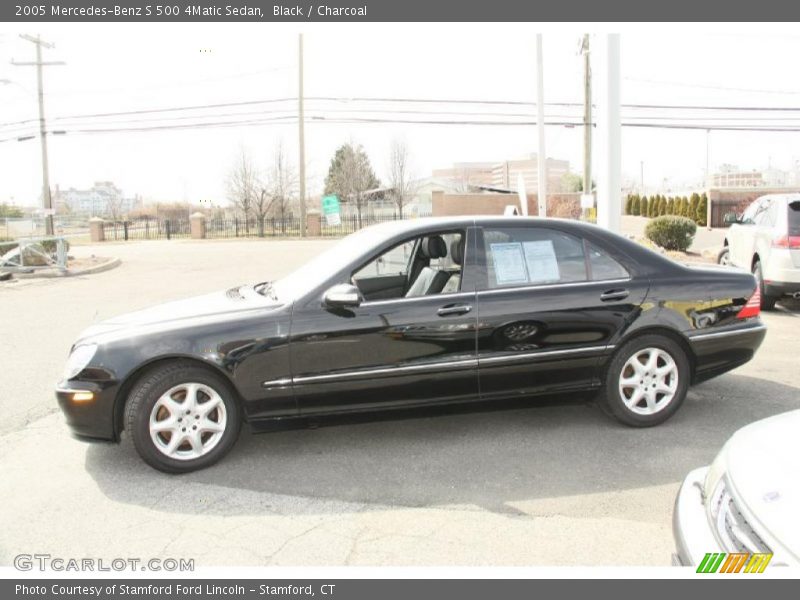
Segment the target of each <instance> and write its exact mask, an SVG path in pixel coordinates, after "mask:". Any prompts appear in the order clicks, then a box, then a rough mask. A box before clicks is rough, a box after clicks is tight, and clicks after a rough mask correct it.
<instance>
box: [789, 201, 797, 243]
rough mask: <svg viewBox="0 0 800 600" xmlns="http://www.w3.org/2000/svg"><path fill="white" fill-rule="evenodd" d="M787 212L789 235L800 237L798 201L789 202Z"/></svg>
mask: <svg viewBox="0 0 800 600" xmlns="http://www.w3.org/2000/svg"><path fill="white" fill-rule="evenodd" d="M788 210H789V214H788V215H787V221H788V222H789V235H800V200H795V201H794V202H789V208H788Z"/></svg>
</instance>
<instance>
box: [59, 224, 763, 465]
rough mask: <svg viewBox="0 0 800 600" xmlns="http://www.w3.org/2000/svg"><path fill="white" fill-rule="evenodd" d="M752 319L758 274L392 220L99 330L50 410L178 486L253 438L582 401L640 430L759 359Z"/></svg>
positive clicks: (568, 235) (615, 240) (529, 227)
mask: <svg viewBox="0 0 800 600" xmlns="http://www.w3.org/2000/svg"><path fill="white" fill-rule="evenodd" d="M254 248H255V247H254ZM265 270H266V269H265ZM759 306H760V303H759V296H758V288H757V286H756V282H755V280H754V278H753V276H752V275H751V274H749V273H745V272H739V271H736V270H733V269H722V268H697V267H688V266H683V265H681V264H678V263H676V262H673V261H672V260H670V259H668V258H666V257H663V256H661V255H659V254H657V253H654V252H652V251H650V250H648V249H647V248H644V247H642V246H641V245H639V244H637V243H635V242H632V241H630V240H628V239H625V238H623V237H620V236H618V235H615V234H612V233H609V232H608V231H605V230H603V229H601V228H598V227H595V226H592V225H587V224H583V223H579V222H575V221H562V220H555V219H535V218H524V217H508V218H501V217H469V218H467V217H455V218H432V219H416V220H410V221H397V222H393V223H385V224H381V225H376V226H373V227H368V228H366V229H363V230H361V231H359V232H357V233H354V234H353V235H351V236H349V237H346V238H344V239H343V240H341V241H340V242H338V243H337V244H336V245H335V246H333V247H332V248H331V249H329V250H327V251H325V252H323V253H322V254H320V255H319V256H318V257H317V258H315V259H314V260H312V261H311V262H310V263H308V264H306V265H305V266H303V267H301V268H300V269H298V270H297V271H295V272H293V273H292V274H290V275H289V276H287V277H285V278H283V279H279V280H277V281H271V282H263V283H258V284H255V285H242V286H238V287H234V288H231V289H229V290H227V291H222V292H218V293H215V294H210V295H206V296H201V297H198V298H194V299H190V300H184V301H178V302H172V303H168V304H163V305H160V306H157V307H154V308H151V309H147V310H143V311H140V312H135V313H132V314H128V315H124V316H121V317H118V318H115V319H110V320H108V321H105V322H102V323H99V324H97V325H94V326H92V327H90V328H89V329H87V330H86V331H85V332H84V333H83V334H82V335H81V336H80V338H79V339H78V341H77V342H76V343H75V345H74V346H73V347H72V351H71V353H70V356H69V360H68V363H67V367H66V371H65V374H64V379H63V381H61V382H60V383H59V384H58V387H57V390H56V396H57V398H58V402H59V404H60V406H61V408H62V409H63V411H64V413H65V415H66V418H67V422H68V424H69V426H70V427H71V429H72V431H73V433H74V434H75V435H76V436H78V437H80V438H83V439H87V440H104V441H109V440H110V441H117V440H119V439H120V435H121V434H122V432H123V431H126V432H127V435H129V436H130V437H131V438H132V439H133V442H134V445H135V447H136V449H137V451H138V452H139V454H140V455H141V456H142V458H143V459H144V460H145V461H146V462H147V463H148V464H150V465H152V466H153V467H155V468H157V469H160V470H162V471H167V472H184V471H191V470H194V469H199V468H202V467H206V466H208V465H210V464H212V463H213V462H215V461H217V460H219V459H220V458H221V457H222V456H223V455H224V454H225V453H226V452H227V451H228V450H230V448H231V446H233V444H234V442H235V441H236V438H237V436H238V434H239V429H240V427H241V424H242V422H243V421H246V422H248V423H249V424H250V425H251V428H252V429H255V430H258V429H267V428H268V426H269V425H270V423H274V421H275V420H276V419H280V420H298V422H302V421H303V420H305V419H308V418H316V417H320V416H323V415H332V414H341V413H350V412H357V411H385V410H390V409H398V408H407V407H412V406H414V407H421V406H430V405H434V404H443V403H461V402H470V401H475V400H480V401H483V402H487V401H488V402H491V401H492V400H495V399H501V398H508V397H518V396H531V397H533V396H537V395H542V394H553V393H558V394H565V393H570V392H578V391H581V392H584V391H587V390H588V391H594V392H595V393H596V395H597V401H598V403H599V405H600V406H601V407H602V408H603V409H604V410H605V411H606V412H607V413H608V414H609V415H612V416H613V417H615V418H616V419H618V420H619V421H621V422H622V423H625V424H626V425H631V426H635V427H647V426H651V425H656V424H658V423H661V422H663V421H665V420H666V419H668V418H669V417H670V416H671V415H672V414H674V413H675V411H676V410H678V408H679V407H680V405H681V403H682V402H683V400H684V398H685V397H686V392H687V388H688V387H689V385H690V384H692V383H696V382H699V381H703V380H706V379H708V378H710V377H714V376H716V375H720V374H722V373H725V372H726V371H729V370H730V369H733V368H735V367H737V366H739V365H741V364H744V363H745V362H747V361H748V360H750V359H751V358H752V357H753V354H754V353H755V351H756V349H757V348H758V347H759V345H760V344H761V341H762V340H763V338H764V335H765V333H766V330H765V326H764V325H763V324H762V323H761V320H760V318H759Z"/></svg>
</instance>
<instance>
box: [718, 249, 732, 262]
mask: <svg viewBox="0 0 800 600" xmlns="http://www.w3.org/2000/svg"><path fill="white" fill-rule="evenodd" d="M717 264H718V265H722V266H724V267H729V266H730V265H731V249H730V248H728V247H727V246H725V247H724V248H723V249H722V250H720V251H719V253H718V254H717Z"/></svg>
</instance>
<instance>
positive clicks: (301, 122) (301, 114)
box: [297, 33, 306, 237]
mask: <svg viewBox="0 0 800 600" xmlns="http://www.w3.org/2000/svg"><path fill="white" fill-rule="evenodd" d="M297 70H298V73H299V87H298V93H297V111H298V116H297V125H298V133H299V135H300V158H299V163H300V164H299V165H298V169H299V171H300V237H306V132H305V124H306V123H305V120H306V117H305V109H304V107H303V34H302V33H301V34H300V37H299V38H298V67H297Z"/></svg>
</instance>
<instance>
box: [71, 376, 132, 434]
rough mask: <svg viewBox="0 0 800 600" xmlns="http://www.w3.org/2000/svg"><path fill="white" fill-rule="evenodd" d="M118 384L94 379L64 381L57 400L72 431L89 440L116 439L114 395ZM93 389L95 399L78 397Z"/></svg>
mask: <svg viewBox="0 0 800 600" xmlns="http://www.w3.org/2000/svg"><path fill="white" fill-rule="evenodd" d="M116 389H117V388H116V385H113V384H100V383H96V382H90V381H76V380H72V381H62V382H60V383H59V384H58V385H57V386H56V400H57V401H58V405H59V407H60V408H61V412H63V413H64V417H65V418H66V421H67V425H68V426H69V428H70V431H71V433H72V435H73V436H74V437H76V438H79V439H81V440H85V441H106V442H109V441H116V440H117V436H116V427H115V426H114V399H115V397H116ZM81 392H91V393H92V399H91V400H76V399H75V398H76V394H78V393H81Z"/></svg>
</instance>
